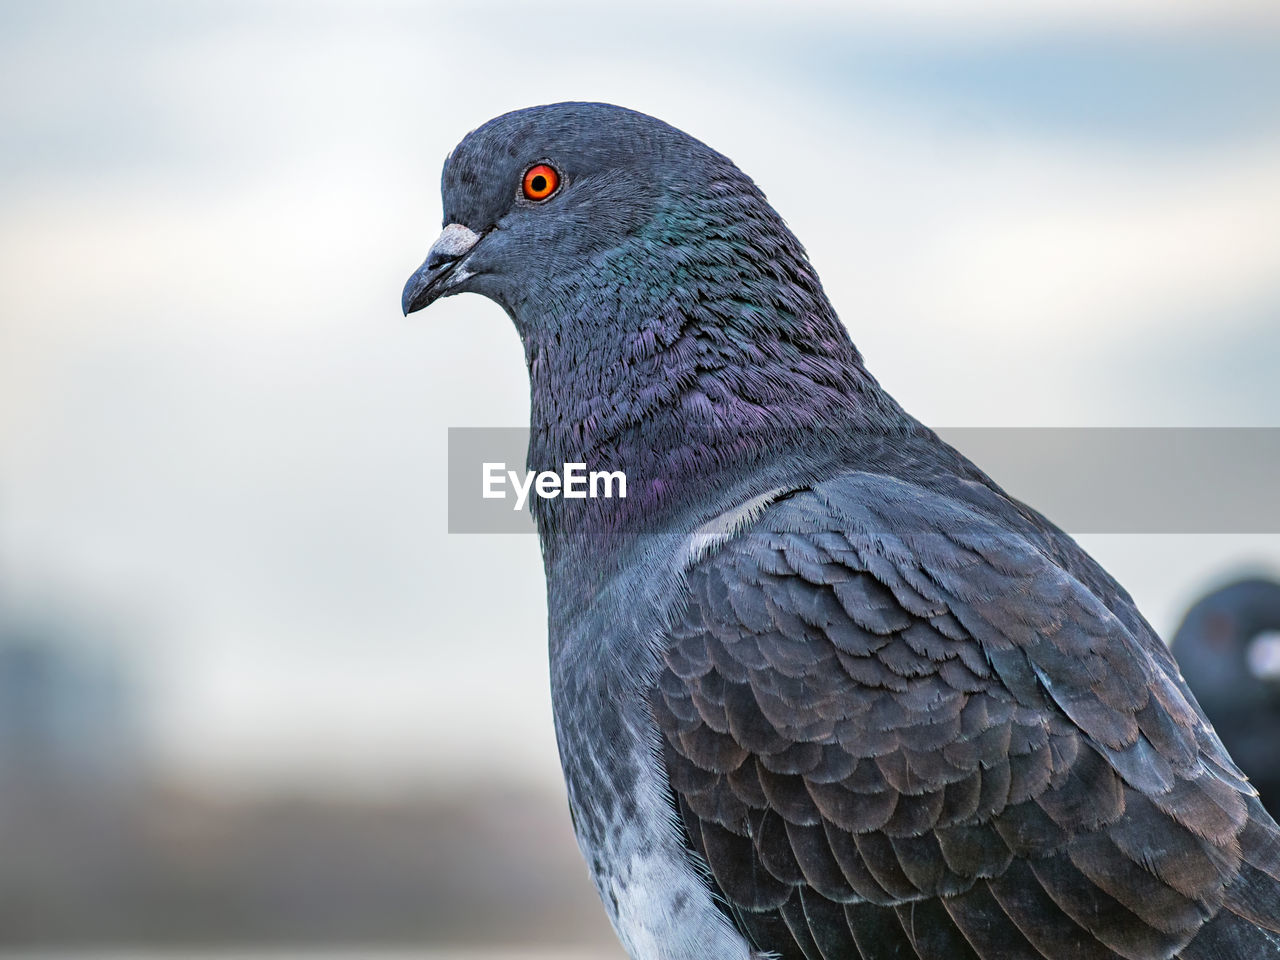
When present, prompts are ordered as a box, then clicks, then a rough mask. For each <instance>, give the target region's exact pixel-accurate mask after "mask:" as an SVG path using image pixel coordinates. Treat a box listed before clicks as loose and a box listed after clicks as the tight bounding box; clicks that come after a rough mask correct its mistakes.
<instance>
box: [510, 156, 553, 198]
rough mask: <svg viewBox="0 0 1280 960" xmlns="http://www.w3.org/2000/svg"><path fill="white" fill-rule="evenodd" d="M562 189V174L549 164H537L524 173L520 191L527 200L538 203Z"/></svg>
mask: <svg viewBox="0 0 1280 960" xmlns="http://www.w3.org/2000/svg"><path fill="white" fill-rule="evenodd" d="M558 189H560V174H559V172H557V170H556V168H555V167H553V166H551V164H549V163H535V164H534V165H533V166H532V167H530V168H529V169H528V170H526V171H525V172H524V177H523V178H522V179H521V181H520V190H521V192H522V193H523V194H524V198H525V199H526V200H532V201H533V202H534V203H538V202H540V201H542V200H546V199H547V198H548V197H549V196H551V195H552V194H553V193H555V192H556V191H557V190H558Z"/></svg>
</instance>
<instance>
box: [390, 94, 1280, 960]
mask: <svg viewBox="0 0 1280 960" xmlns="http://www.w3.org/2000/svg"><path fill="white" fill-rule="evenodd" d="M795 166H796V175H797V176H803V175H805V165H804V155H803V151H800V150H797V152H796V158H795ZM442 189H443V199H444V222H445V228H444V232H443V233H442V234H441V236H440V239H439V240H437V241H436V244H435V246H433V247H432V248H431V251H430V253H429V254H428V256H427V259H426V262H425V263H424V264H423V265H422V267H421V268H420V269H419V270H418V271H417V272H416V273H415V274H414V275H413V277H412V278H411V279H410V280H409V282H408V284H407V286H406V287H405V291H404V299H403V305H404V309H405V311H406V312H411V311H414V310H418V309H420V308H422V307H425V306H426V305H427V304H429V303H431V302H432V301H433V300H435V299H436V298H437V297H440V296H445V295H449V294H454V293H460V292H462V291H473V292H477V293H481V294H483V295H485V296H487V297H489V298H491V299H493V300H494V301H496V302H497V303H499V304H501V305H502V306H503V307H504V308H505V309H506V311H507V313H508V314H509V315H510V316H511V318H512V320H513V321H514V323H515V326H516V329H517V331H518V332H519V335H520V338H521V341H522V342H523V344H524V350H525V356H526V359H527V362H528V367H529V377H530V383H531V410H532V414H531V432H530V441H529V459H528V465H529V467H530V469H533V470H539V471H541V470H548V469H555V470H557V471H559V470H561V469H562V465H563V464H565V463H566V462H583V463H586V464H588V465H589V468H590V469H605V468H607V469H609V470H619V469H620V470H623V471H625V473H626V475H627V478H628V495H627V497H626V498H613V499H607V498H603V497H600V498H595V499H592V498H587V499H565V498H555V499H537V498H535V499H534V501H533V510H534V516H535V519H536V520H537V523H538V531H539V535H540V537H541V541H542V551H543V560H544V566H545V570H546V577H547V596H548V607H549V628H550V629H549V632H550V660H551V685H552V693H553V697H554V703H555V719H556V730H557V736H558V741H559V745H560V756H561V761H562V764H563V767H564V773H565V779H566V783H567V785H568V792H569V801H570V806H571V809H572V813H573V821H574V827H575V830H576V832H577V836H578V840H579V843H580V845H581V848H582V852H583V854H584V855H585V857H586V859H587V863H588V866H589V868H590V871H591V874H592V876H593V878H594V879H595V882H596V886H597V888H598V889H599V892H600V896H601V898H602V900H603V901H604V905H605V908H606V910H607V911H608V913H609V916H610V918H611V919H612V921H613V924H614V927H615V929H616V930H617V932H618V935H619V937H620V938H621V939H622V942H623V944H624V945H625V947H626V949H627V951H628V952H629V953H630V954H631V956H632V957H635V958H637V960H658V958H661V960H677V958H679V960H695V958H696V960H708V958H715V960H724V958H748V957H764V956H778V957H784V958H788V960H845V958H862V960H881V958H888V957H894V958H919V960H944V958H945V960H965V958H982V960H996V958H998V960H1068V958H1070V960H1086V958H1089V960H1093V958H1116V957H1124V958H1128V960H1155V958H1170V957H1179V958H1182V960H1228V958H1231V960H1239V958H1255V960H1256V958H1267V957H1272V958H1280V879H1278V878H1280V831H1278V830H1277V827H1276V825H1275V823H1274V822H1273V821H1272V819H1271V818H1270V817H1269V816H1268V815H1267V814H1266V812H1265V811H1264V810H1263V808H1262V805H1261V804H1260V803H1259V802H1258V800H1257V797H1256V795H1255V793H1254V791H1253V789H1252V787H1250V785H1249V784H1248V783H1247V782H1246V780H1245V778H1244V776H1243V775H1242V774H1241V773H1240V771H1239V770H1238V769H1237V768H1236V766H1235V764H1234V763H1233V762H1232V761H1231V758H1230V757H1229V756H1228V755H1227V752H1226V750H1225V749H1224V748H1223V746H1222V744H1221V742H1220V741H1219V740H1218V738H1217V736H1216V735H1215V734H1214V732H1213V729H1212V728H1211V727H1210V726H1209V724H1208V722H1207V721H1206V720H1205V719H1204V716H1203V714H1202V713H1201V712H1200V709H1199V707H1198V706H1197V705H1196V702H1195V700H1194V699H1193V698H1192V696H1191V694H1190V692H1189V691H1188V690H1187V687H1186V685H1185V684H1184V683H1183V681H1182V679H1181V678H1180V676H1179V674H1178V671H1177V668H1176V666H1175V665H1174V662H1173V659H1172V657H1171V656H1170V654H1169V651H1168V650H1167V648H1166V647H1165V645H1164V644H1163V643H1162V642H1161V641H1160V638H1159V637H1157V636H1156V634H1155V632H1154V631H1153V630H1152V629H1151V627H1150V626H1149V625H1148V624H1147V622H1146V621H1145V620H1144V619H1143V618H1142V616H1141V615H1140V614H1139V613H1138V611H1137V609H1136V608H1135V606H1134V604H1133V601H1132V600H1131V599H1130V598H1129V596H1128V594H1127V593H1125V592H1124V590H1123V589H1121V587H1120V586H1119V585H1118V584H1116V582H1115V581H1114V580H1112V578H1111V577H1110V576H1108V575H1107V573H1106V571H1104V570H1102V569H1101V568H1100V567H1099V566H1098V565H1097V564H1096V563H1095V562H1094V561H1093V560H1092V559H1091V558H1090V557H1089V556H1088V555H1087V554H1085V553H1084V551H1083V550H1081V549H1080V547H1078V546H1077V545H1076V543H1075V542H1074V541H1072V540H1071V539H1070V538H1069V537H1068V536H1066V535H1065V534H1064V533H1062V532H1061V531H1060V530H1058V529H1057V528H1056V527H1054V526H1053V525H1052V524H1051V523H1049V521H1047V520H1046V519H1045V518H1044V517H1042V516H1040V515H1039V514H1037V513H1036V512H1035V511H1033V510H1031V509H1030V508H1029V507H1026V506H1024V505H1023V504H1021V503H1018V502H1017V501H1015V500H1013V499H1011V498H1010V497H1008V496H1007V495H1006V494H1005V493H1004V492H1003V491H1002V490H1000V488H999V487H998V486H996V484H995V483H994V482H992V481H991V480H990V479H989V478H988V477H987V476H986V475H984V474H983V473H982V471H980V470H979V469H978V468H977V467H975V466H974V465H973V464H971V463H969V462H968V461H967V460H966V459H965V458H964V457H962V456H961V455H960V454H959V453H957V452H956V451H955V450H953V449H952V448H950V447H949V446H947V445H946V444H944V443H942V442H941V441H940V440H939V439H938V438H937V436H936V435H935V434H934V433H933V432H932V431H930V430H929V429H927V428H926V427H924V426H922V425H921V424H920V423H919V422H917V421H916V420H915V419H913V418H912V417H910V416H909V415H907V414H906V413H905V412H904V411H903V410H902V408H901V407H900V406H899V405H898V404H897V403H896V402H895V401H894V400H893V398H892V397H890V396H889V395H888V394H887V393H885V391H884V390H883V389H881V387H880V386H879V384H877V382H876V381H875V379H874V378H873V377H872V376H871V374H870V373H868V372H867V369H866V367H865V366H864V365H863V361H862V357H861V355H860V354H859V353H858V351H857V349H856V348H855V347H854V345H853V343H852V342H850V339H849V336H848V334H847V332H846V331H845V328H844V327H843V326H842V325H841V323H840V321H839V320H838V319H837V317H836V314H835V311H834V310H833V309H832V307H831V304H830V303H829V302H828V300H827V297H826V295H825V294H824V293H823V290H822V286H821V284H820V283H819V281H818V277H817V275H816V274H815V272H814V269H813V267H812V265H811V264H810V263H809V260H808V259H807V257H806V256H805V254H804V251H803V250H802V249H801V247H800V244H799V242H798V241H797V240H796V238H795V237H794V236H793V235H792V233H791V232H790V230H788V229H787V227H786V225H785V224H784V223H783V221H782V219H781V218H780V217H779V216H778V214H777V213H776V212H775V211H774V210H773V208H772V207H771V206H770V205H769V204H768V202H767V201H766V200H765V198H764V195H763V194H762V193H761V192H760V190H759V189H758V188H757V187H756V186H755V184H754V183H752V182H751V180H750V179H748V178H747V177H746V176H745V175H744V174H743V173H742V172H741V171H739V170H738V168H737V167H735V166H734V165H733V163H732V162H730V161H729V160H728V159H727V158H725V157H723V156H721V155H720V154H718V153H716V152H715V151H713V150H711V149H710V148H708V147H707V146H705V145H704V144H702V143H700V142H699V141H697V140H695V139H693V138H692V137H690V136H688V135H686V134H684V133H682V132H680V131H679V130H676V129H674V128H672V127H670V126H668V125H666V124H664V123H661V122H659V121H657V120H655V119H653V118H651V117H646V116H644V115H642V114H638V113H634V112H631V111H628V110H623V109H620V108H618V107H612V106H607V105H603V104H580V103H579V104H556V105H553V106H545V107H535V108H532V109H528V110H521V111H517V112H515V113H510V114H506V115H505V116H501V117H498V118H497V119H495V120H492V121H490V122H489V123H487V124H485V125H484V126H483V127H481V128H480V129H478V130H476V131H475V132H473V133H471V134H469V135H468V136H467V137H466V138H465V139H464V140H463V141H462V142H461V143H460V144H459V145H458V146H457V148H456V149H455V150H454V151H453V153H452V154H451V155H450V157H449V158H448V160H447V161H446V162H445V166H444V174H443V187H442ZM833 189H838V187H836V186H835V185H833ZM495 589H501V587H500V585H495ZM476 695H477V698H479V699H481V700H483V698H484V697H485V696H486V691H483V690H478V691H476Z"/></svg>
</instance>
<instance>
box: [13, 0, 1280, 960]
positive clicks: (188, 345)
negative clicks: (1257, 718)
mask: <svg viewBox="0 0 1280 960" xmlns="http://www.w3.org/2000/svg"><path fill="white" fill-rule="evenodd" d="M563 99H593V100H597V99H598V100H607V101H612V102H616V103H620V104H623V105H626V106H631V107H634V108H637V109H640V110H643V111H645V112H648V113H652V114H655V115H657V116H660V117H662V118H663V119H665V120H667V121H669V122H671V123H673V124H675V125H677V126H679V127H681V128H683V129H685V130H687V131H689V132H690V133H692V134H694V135H695V136H698V137H699V138H701V139H703V140H705V141H707V142H708V143H710V144H711V145H713V146H714V147H716V148H717V149H719V150H720V151H722V152H724V153H726V154H728V155H729V156H731V157H732V158H734V159H735V160H736V161H737V162H738V163H739V165H740V166H742V167H743V168H744V169H745V170H746V171H747V172H748V173H750V174H751V175H752V176H753V177H754V178H755V179H756V180H757V182H758V183H759V184H760V185H761V186H762V187H763V189H764V190H765V192H766V193H767V194H768V195H769V197H770V199H771V200H772V201H773V203H774V205H775V206H776V207H777V208H778V209H779V210H780V211H781V212H782V214H783V215H784V216H785V217H786V218H787V219H788V222H789V223H790V224H791V226H792V227H793V229H794V230H795V231H796V233H797V234H798V236H799V237H800V238H801V240H802V241H803V242H804V243H805V244H806V246H807V248H808V250H809V252H810V255H811V256H812V259H813V260H814V262H815V264H816V266H817V268H818V270H819V273H820V274H821V276H822V277H823V279H824V282H825V284H826V287H827V290H828V292H829V293H830V295H831V297H832V299H833V301H834V302H835V304H836V306H837V309H838V310H839V311H840V314H841V316H842V317H843V319H844V320H845V322H846V324H847V325H848V326H849V328H850V330H851V332H852V334H853V336H854V339H855V341H856V342H857V343H858V344H859V345H860V347H861V348H862V350H863V352H864V354H865V355H866V357H867V359H868V363H869V365H870V367H871V369H872V370H873V372H875V373H876V375H877V376H878V377H879V378H880V379H881V381H882V382H883V383H884V384H885V385H886V386H887V387H888V389H889V390H890V391H891V392H892V393H893V394H894V395H895V396H896V397H897V398H898V399H899V400H901V401H902V402H903V404H904V405H905V406H906V407H907V408H908V409H909V410H911V411H912V412H913V413H915V414H916V415H917V416H918V417H920V418H921V419H923V420H925V421H926V422H928V423H931V424H933V425H936V426H944V427H950V426H1003V425H1010V426H1012V425H1017V426H1040V425H1045V426H1112V425H1120V426H1271V427H1277V426H1280V388H1277V370H1278V369H1280V7H1278V6H1277V5H1276V4H1275V3H1274V0H1214V2H1209V0H1198V2H1182V0H1041V2H1039V3H1036V4H1026V3H1024V2H1021V0H1016V2H1015V0H945V2H944V0H897V2H892V3H890V2H884V3H870V2H834V0H832V2H807V3H797V2H792V3H788V4H786V5H785V6H784V5H781V4H778V5H764V4H752V3H741V2H734V3H727V2H726V3H695V2H688V0H685V2H680V3H664V2H656V3H648V4H642V5H628V7H627V8H626V9H621V8H616V9H615V8H613V7H606V6H604V5H599V4H594V3H581V4H572V3H544V4H541V5H524V4H515V3H511V4H492V3H455V4H445V3H421V2H390V0H386V2H361V3H356V2H350V3H342V2H326V0H320V2H307V3H302V2H287V0H264V2H255V3H248V2H212V0H192V2H186V3H182V4H172V3H164V2H160V0H154V2H129V0H126V2H121V3H115V4H97V3H87V2H80V3H59V2H51V3H43V4H19V3H5V4H3V5H0V946H3V947H6V948H8V949H10V950H11V951H17V950H33V949H57V950H65V951H70V952H75V951H86V952H93V951H95V950H98V949H102V950H110V951H114V952H116V953H120V952H121V951H123V954H122V955H127V956H138V955H140V954H142V953H143V952H144V951H146V950H156V951H159V952H160V953H161V954H163V955H165V956H168V955H169V954H168V953H165V951H168V950H174V951H186V950H189V949H196V948H199V949H201V950H211V949H227V950H237V951H240V950H249V949H255V948H259V947H261V948H271V947H276V948H286V947H287V948H291V949H294V950H295V951H300V952H299V953H298V955H310V954H311V953H312V952H313V951H314V950H317V949H320V948H322V947H332V948H335V949H348V950H352V951H354V952H356V953H358V954H359V955H362V956H363V955H367V954H368V952H369V951H370V950H371V949H372V948H373V947H374V946H382V947H384V948H387V949H392V948H397V949H400V950H402V951H408V953H409V955H414V956H423V955H427V953H428V952H430V951H437V950H448V951H463V952H466V953H468V954H470V953H472V952H475V951H479V952H480V953H485V954H487V955H499V954H501V955H504V956H505V955H507V953H510V954H511V955H512V956H516V955H519V956H522V957H523V956H533V955H535V954H536V953H537V952H538V951H542V952H543V954H544V955H548V956H551V955H554V956H557V957H565V956H577V955H582V956H592V957H602V958H609V957H612V958H616V957H619V956H620V955H621V954H620V951H619V949H618V947H617V946H616V945H614V943H613V940H612V935H611V933H610V931H609V930H608V927H607V924H606V922H605V920H604V918H603V913H602V911H601V910H600V909H599V906H598V904H597V903H596V901H595V894H594V892H593V890H592V889H591V887H590V884H589V882H588V880H587V878H586V872H585V868H584V867H583V865H582V864H581V862H580V860H579V856H578V852H577V849H576V846H575V845H574V842H573V840H572V837H571V834H570V830H569V823H568V816H567V813H566V809H565V801H564V796H563V788H562V786H561V781H560V773H559V764H558V761H557V758H556V753H555V746H554V739H553V734H552V727H551V714H550V703H549V697H548V692H547V681H546V664H545V608H544V601H543V595H542V590H543V583H542V572H541V565H540V560H539V554H538V547H537V542H536V539H535V538H534V537H532V536H449V535H447V534H446V533H445V522H446V513H445V502H444V496H445V448H446V429H447V428H448V427H450V426H520V425H523V424H525V423H526V421H527V404H528V401H527V382H526V377H525V371H524V367H523V362H522V355H521V350H520V348H519V344H518V342H517V339H516V337H515V335H514V332H513V331H512V330H511V329H510V327H509V323H508V321H507V319H506V317H505V315H504V314H503V313H502V312H501V310H500V309H499V308H497V307H496V306H494V305H492V304H491V303H489V302H488V301H485V300H482V299H480V298H477V297H457V298H453V299H450V300H447V301H444V302H442V303H440V304H439V305H437V306H436V307H433V308H432V310H431V311H430V313H429V314H427V315H423V316H414V317H412V318H410V319H409V320H405V319H403V318H402V317H401V316H400V312H399V298H400V290H401V287H402V285H403V283H404V280H405V279H406V278H407V277H408V275H409V274H410V272H412V270H413V269H414V268H416V267H417V265H418V264H419V263H420V262H421V260H422V258H423V256H424V255H425V253H426V250H427V247H428V246H429V245H430V243H431V241H432V240H433V239H434V237H435V235H436V233H437V232H438V229H439V226H440V203H439V194H438V180H439V172H440V166H441V163H442V161H443V160H444V157H445V155H446V154H447V153H448V151H449V150H450V148H451V147H452V146H453V145H454V144H455V143H456V142H457V140H458V139H460V137H461V136H462V135H463V134H465V133H466V132H467V131H468V130H470V129H472V128H474V127H476V126H478V125H479V124H480V123H482V122H483V121H485V120H486V119H488V118H489V117H491V116H494V115H496V114H498V113H501V112H504V111H506V110H509V109H513V108H516V107H521V106H527V105H531V104H536V103H545V102H550V101H555V100H563ZM997 479H999V478H998V477H997ZM1081 540H1082V542H1083V543H1084V545H1085V546H1086V548H1088V549H1089V550H1091V551H1092V552H1093V553H1094V554H1095V555H1096V556H1097V557H1098V558H1099V560H1101V562H1102V563H1103V564H1104V565H1105V566H1106V567H1107V568H1109V569H1110V570H1111V572H1112V573H1113V574H1115V575H1116V576H1117V577H1118V578H1119V580H1120V581H1121V582H1122V583H1123V584H1124V585H1125V586H1126V587H1128V589H1129V590H1130V591H1131V592H1132V593H1133V594H1134V596H1135V597H1136V599H1137V601H1138V603H1139V606H1140V607H1141V608H1142V610H1143V611H1144V613H1145V614H1146V615H1147V616H1148V618H1149V619H1150V620H1151V621H1152V622H1153V623H1154V624H1155V626H1156V627H1157V628H1158V629H1159V630H1160V631H1161V632H1162V635H1164V636H1166V637H1168V636H1171V635H1172V632H1173V630H1174V628H1175V627H1176V626H1177V624H1178V623H1179V621H1180V619H1181V617H1182V615H1183V613H1184V611H1185V610H1186V609H1187V608H1188V607H1189V606H1190V605H1191V604H1192V602H1193V601H1195V600H1196V599H1197V597H1199V596H1200V595H1201V594H1202V593H1203V592H1204V591H1206V590H1207V589H1209V588H1211V587H1213V586H1216V585H1218V584H1221V583H1225V582H1227V581H1228V580H1231V579H1233V578H1235V577H1238V576H1243V575H1245V574H1250V575H1262V576H1266V575H1271V576H1274V575H1276V574H1277V573H1280V536H1275V535H1271V536H1241V535H1236V536H1225V535H1224V536H1213V535H1197V536H1183V535H1151V536H1133V535H1126V536H1121V535H1101V534H1095V535H1090V536H1086V537H1081ZM530 951H532V952H530ZM14 955H16V954H14ZM59 955H63V954H59ZM67 955H70V954H69V953H68V954H67ZM174 955H177V954H174ZM183 955H186V954H185V953H184V954H183ZM477 955H478V954H477Z"/></svg>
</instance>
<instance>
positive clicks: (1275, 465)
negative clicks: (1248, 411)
mask: <svg viewBox="0 0 1280 960" xmlns="http://www.w3.org/2000/svg"><path fill="white" fill-rule="evenodd" d="M938 433H939V435H940V436H941V437H942V438H943V439H944V440H946V441H947V442H948V443H950V444H951V445H952V446H954V447H955V448H956V449H958V450H959V451H960V452H962V453H963V454H965V455H966V456H967V457H969V458H970V459H971V460H972V461H973V462H974V463H976V464H977V465H978V466H979V467H981V468H982V469H983V470H984V471H985V472H986V473H987V474H988V475H990V476H991V477H992V478H994V479H995V481H996V482H997V483H999V484H1000V485H1001V486H1002V487H1004V489H1005V490H1006V491H1008V493H1009V494H1010V495H1012V496H1014V497H1017V498H1018V499H1019V500H1022V501H1024V502H1026V503H1028V504H1030V505H1031V506H1032V507H1034V508H1035V509H1037V510H1039V511H1040V512H1041V513H1043V514H1044V515H1045V516H1047V517H1048V518H1049V519H1050V520H1052V521H1053V522H1054V523H1056V524H1057V525H1058V526H1060V527H1062V528H1063V529H1065V530H1067V531H1068V532H1070V533H1280V428H1272V427H1258V428H1254V427H1171V428H1151V427H1136V428H1130V427H1079V428H1075V427H1047V428H1046V427H953V428H947V429H939V430H938ZM528 442H529V431H528V430H527V429H524V428H521V427H451V428H450V429H449V532H450V533H532V532H534V526H533V522H532V520H531V518H530V514H529V505H528V501H529V499H530V498H532V497H535V496H538V495H540V493H539V487H538V484H539V482H540V481H539V480H538V479H537V478H531V477H529V476H528V475H527V474H526V472H525V453H526V450H527V447H528ZM611 472H612V467H611V466H610V465H609V464H582V465H581V468H578V467H576V466H571V467H570V468H569V469H568V471H567V475H566V476H562V477H559V478H557V479H555V480H552V479H551V478H543V480H542V481H541V495H551V496H564V495H566V494H567V495H569V496H579V495H580V496H582V497H583V498H586V497H588V496H592V495H595V496H605V495H613V496H617V495H618V494H619V483H618V478H617V477H614V476H610V474H611ZM562 473H566V471H562ZM486 494H487V495H486Z"/></svg>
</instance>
